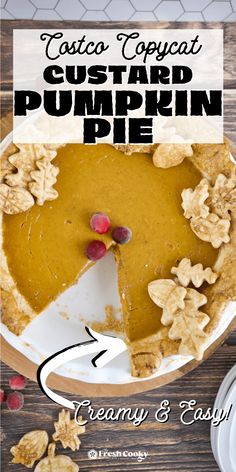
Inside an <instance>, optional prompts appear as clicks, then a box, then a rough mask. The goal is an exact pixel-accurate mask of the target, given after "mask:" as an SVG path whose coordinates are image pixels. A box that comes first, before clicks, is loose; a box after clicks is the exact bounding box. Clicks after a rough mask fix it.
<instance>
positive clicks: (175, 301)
mask: <svg viewBox="0 0 236 472" xmlns="http://www.w3.org/2000/svg"><path fill="white" fill-rule="evenodd" d="M148 293H149V296H150V298H151V299H152V301H153V302H154V303H155V304H156V305H157V306H159V307H160V308H167V309H168V311H169V312H170V313H175V311H176V310H177V309H178V308H184V298H185V295H186V289H185V288H184V287H179V286H178V285H177V284H176V283H175V282H174V280H171V279H160V280H154V281H153V282H150V283H149V284H148Z"/></svg>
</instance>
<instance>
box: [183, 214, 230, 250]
mask: <svg viewBox="0 0 236 472" xmlns="http://www.w3.org/2000/svg"><path fill="white" fill-rule="evenodd" d="M190 226H191V228H192V230H193V232H194V233H195V234H196V235H197V236H198V238H199V239H201V240H202V241H208V242H210V243H211V244H212V246H213V247H215V248H219V247H220V246H221V244H222V243H228V242H229V241H230V236H229V229H230V221H229V220H223V219H221V218H219V216H218V215H216V214H215V213H209V215H208V216H207V218H191V221H190Z"/></svg>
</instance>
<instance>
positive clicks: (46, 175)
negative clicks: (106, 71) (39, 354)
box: [0, 142, 236, 377]
mask: <svg viewBox="0 0 236 472" xmlns="http://www.w3.org/2000/svg"><path fill="white" fill-rule="evenodd" d="M0 177H1V183H0V205H1V209H2V216H1V228H2V230H1V251H2V254H1V256H2V257H1V287H2V318H3V322H4V323H5V324H6V325H7V326H8V328H9V329H10V330H11V331H12V332H14V333H15V334H17V335H19V334H20V333H21V332H22V331H23V330H24V328H25V327H26V326H27V324H28V323H30V321H31V320H32V319H33V318H34V317H35V316H37V315H38V314H40V313H41V312H42V311H43V310H44V308H45V307H46V306H47V305H48V304H49V303H50V302H52V301H53V300H55V299H57V297H58V296H59V295H60V294H61V293H62V292H63V291H65V290H66V289H67V288H68V287H70V286H71V285H72V284H75V283H76V282H77V281H78V279H79V278H80V277H81V276H82V275H83V274H84V272H85V271H87V270H89V268H90V267H91V266H92V265H93V264H94V263H95V262H94V261H91V260H89V259H88V257H87V255H86V247H87V245H88V243H89V242H90V241H91V240H92V239H94V234H93V232H92V230H91V227H90V225H89V220H90V217H91V215H92V214H94V213H96V212H98V211H99V212H104V213H105V214H106V215H108V217H109V218H110V221H111V222H112V226H127V227H128V228H130V229H131V230H132V239H131V240H130V241H129V242H128V243H127V244H122V245H121V244H118V243H116V242H115V241H114V240H113V238H112V233H111V232H108V233H106V234H100V235H96V236H98V237H97V238H96V239H99V240H100V241H102V242H103V243H104V244H105V245H106V248H107V250H110V251H113V253H114V256H115V259H116V262H117V270H118V288H119V293H120V300H121V305H122V313H123V336H124V339H125V340H126V342H127V344H128V347H129V352H130V361H131V372H132V375H134V376H143V377H144V376H149V375H151V374H152V373H153V372H154V371H155V370H156V369H158V367H159V365H160V362H161V360H162V358H163V356H168V355H170V354H176V353H180V354H183V355H188V354H191V355H193V356H194V357H195V358H197V359H200V358H202V356H203V353H204V349H205V346H206V343H207V338H208V337H209V335H210V334H211V332H212V330H213V329H214V327H215V326H216V324H217V323H218V321H219V319H220V316H221V313H222V310H223V309H224V307H225V305H226V304H227V302H228V301H229V300H234V299H236V276H235V263H236V251H235V245H236V226H235V224H236V223H235V217H236V175H235V166H234V164H233V163H232V162H231V161H230V152H229V146H228V144H227V143H226V142H225V143H224V144H217V145H216V144H215V145H211V144H202V145H200V144H196V145H190V144H180V143H179V144H160V145H154V146H130V145H128V146H126V145H124V146H111V145H107V144H97V145H91V146H88V145H84V144H66V145H63V146H61V145H60V146H59V145H47V144H45V145H43V144H37V145H36V144H35V145H29V144H27V145H26V144H25V145H23V144H21V145H18V146H14V145H11V146H10V147H9V148H8V149H7V150H6V151H5V152H4V153H3V155H2V157H1V175H0Z"/></svg>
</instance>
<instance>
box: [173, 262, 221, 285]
mask: <svg viewBox="0 0 236 472" xmlns="http://www.w3.org/2000/svg"><path fill="white" fill-rule="evenodd" d="M171 273H172V274H174V275H177V277H178V280H179V282H180V284H181V285H182V286H183V287H187V286H188V285H189V284H190V282H192V283H193V285H194V286H195V287H197V288H199V287H201V285H202V284H203V282H204V281H206V282H207V283H208V284H214V283H215V281H216V279H217V274H215V273H214V272H213V271H212V269H211V268H210V267H207V268H206V269H203V265H202V264H195V265H193V266H192V264H191V261H190V259H187V258H186V257H185V258H184V259H182V260H181V261H180V263H179V264H178V266H177V267H172V269H171Z"/></svg>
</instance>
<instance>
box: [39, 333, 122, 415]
mask: <svg viewBox="0 0 236 472" xmlns="http://www.w3.org/2000/svg"><path fill="white" fill-rule="evenodd" d="M85 330H86V331H87V333H88V334H89V335H90V337H91V341H85V342H82V343H78V344H74V345H73V346H68V347H66V348H65V349H62V350H61V351H59V352H56V353H55V354H53V355H52V356H51V357H49V358H48V359H46V360H45V361H44V362H43V363H42V364H41V365H40V366H39V368H38V371H37V380H38V384H39V387H40V388H41V390H42V391H43V393H44V394H45V395H46V396H47V397H49V398H50V399H51V400H53V401H54V402H55V403H59V405H62V406H64V407H66V408H70V409H72V410H75V408H76V406H75V403H74V402H72V401H70V400H67V399H66V398H64V397H62V396H61V395H59V394H57V393H55V392H53V391H52V390H51V389H50V388H49V387H48V386H47V384H46V381H47V378H48V376H49V374H51V372H53V371H54V370H55V369H57V367H59V366H60V365H62V364H65V363H66V362H68V361H72V360H73V359H78V358H79V357H83V356H86V355H87V354H92V353H94V352H98V354H97V355H96V356H95V357H94V358H93V359H92V361H91V362H92V364H93V366H94V367H98V368H101V367H103V366H105V365H106V364H108V362H110V361H111V360H112V359H114V358H115V357H116V356H118V355H119V354H121V353H122V352H124V351H126V349H127V346H126V344H125V342H124V341H122V339H120V338H116V337H114V336H105V335H104V334H99V333H97V332H96V331H93V330H92V329H91V328H88V327H87V326H86V327H85Z"/></svg>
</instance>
